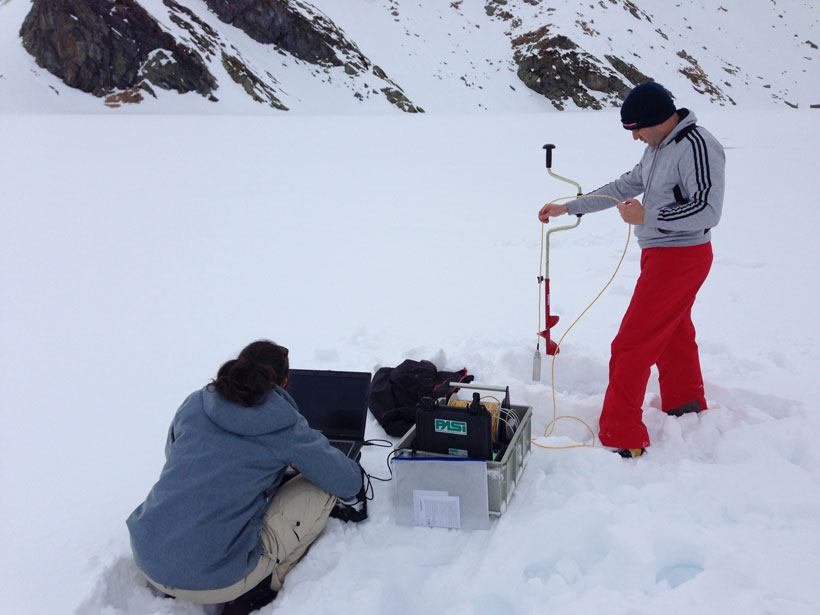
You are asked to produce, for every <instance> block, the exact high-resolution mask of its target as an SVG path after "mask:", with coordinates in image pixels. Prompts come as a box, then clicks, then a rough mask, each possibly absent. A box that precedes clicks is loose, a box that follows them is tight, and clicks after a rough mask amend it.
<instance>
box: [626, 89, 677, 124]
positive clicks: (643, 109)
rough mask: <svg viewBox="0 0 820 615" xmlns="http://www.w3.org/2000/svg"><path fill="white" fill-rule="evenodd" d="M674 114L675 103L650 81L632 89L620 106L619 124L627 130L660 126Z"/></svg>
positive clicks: (664, 91) (665, 92)
mask: <svg viewBox="0 0 820 615" xmlns="http://www.w3.org/2000/svg"><path fill="white" fill-rule="evenodd" d="M673 113H675V103H674V102H673V101H672V97H671V96H670V95H669V92H667V91H666V89H665V88H664V87H663V86H662V85H661V84H660V83H655V82H654V81H650V82H649V83H642V84H640V85H638V86H635V87H634V88H632V90H631V91H630V92H629V94H627V95H626V100H624V104H623V105H621V123H623V125H624V128H626V129H627V130H638V129H640V128H647V127H649V126H656V125H658V124H662V123H663V122H665V121H666V120H668V119H669V118H670V117H672V114H673Z"/></svg>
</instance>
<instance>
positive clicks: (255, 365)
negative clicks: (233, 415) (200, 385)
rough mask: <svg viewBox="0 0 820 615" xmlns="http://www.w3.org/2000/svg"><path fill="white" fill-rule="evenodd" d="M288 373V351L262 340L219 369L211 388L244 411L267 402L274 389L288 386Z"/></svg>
mask: <svg viewBox="0 0 820 615" xmlns="http://www.w3.org/2000/svg"><path fill="white" fill-rule="evenodd" d="M288 369H289V365H288V349H287V348H285V347H284V346H279V345H277V344H274V343H273V342H270V341H268V340H259V341H257V342H253V343H251V344H248V345H247V346H246V347H245V348H244V349H243V350H242V352H240V353H239V356H238V357H237V358H236V359H231V360H230V361H228V362H226V363H225V364H224V365H223V366H222V367H220V368H219V372H218V373H217V375H216V379H215V380H213V381H212V382H211V384H209V385H208V388H209V389H210V390H212V391H216V392H217V393H219V394H220V395H222V397H224V398H226V399H228V400H230V401H232V402H236V403H238V404H242V405H243V406H245V407H250V406H255V405H258V404H261V403H263V402H264V401H265V400H266V399H267V397H268V393H269V392H270V390H271V389H272V388H273V387H275V386H277V385H279V386H282V385H283V384H284V383H285V381H286V380H287V378H288Z"/></svg>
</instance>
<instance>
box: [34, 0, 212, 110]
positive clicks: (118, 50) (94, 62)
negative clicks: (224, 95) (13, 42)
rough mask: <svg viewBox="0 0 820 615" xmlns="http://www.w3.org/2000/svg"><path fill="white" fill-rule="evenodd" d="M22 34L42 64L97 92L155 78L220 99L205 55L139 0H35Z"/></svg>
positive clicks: (170, 86)
mask: <svg viewBox="0 0 820 615" xmlns="http://www.w3.org/2000/svg"><path fill="white" fill-rule="evenodd" d="M20 36H22V38H23V46H24V47H25V48H26V50H27V51H28V52H29V53H30V54H31V55H33V56H34V58H35V59H36V60H37V63H38V64H39V65H40V66H42V67H43V68H45V69H46V70H48V71H49V72H51V73H53V74H54V75H56V76H57V77H59V78H61V79H62V80H63V81H65V83H66V84H68V85H70V86H71V87H75V88H79V89H81V90H83V91H85V92H91V93H93V94H95V95H96V96H105V95H108V94H110V93H111V92H112V91H114V90H132V89H133V88H135V87H140V86H141V85H143V84H145V83H146V82H150V83H151V84H153V85H155V86H157V87H160V88H164V89H168V90H176V91H178V92H181V93H184V92H198V93H200V94H202V95H203V96H206V97H209V98H212V99H214V100H215V98H213V94H212V92H213V90H215V89H216V88H217V81H216V79H215V78H214V76H213V75H212V74H211V73H210V71H209V70H208V67H207V66H206V64H205V62H204V61H203V60H202V57H201V56H200V55H199V54H198V53H197V52H196V51H195V50H193V49H191V48H190V47H187V46H185V45H182V44H180V43H179V42H177V41H176V40H175V39H174V37H173V36H171V34H169V33H168V32H166V31H164V30H163V29H162V28H161V27H160V25H159V24H158V23H157V22H156V20H154V18H153V17H151V15H149V14H148V12H147V11H146V10H145V9H144V8H142V7H141V6H140V5H139V4H137V3H136V2H135V1H134V0H34V3H33V5H32V8H31V11H30V12H29V14H28V15H27V16H26V18H25V20H24V22H23V26H22V28H21V29H20ZM143 89H145V90H146V91H148V92H150V91H151V89H150V86H147V85H146V87H145V88H143Z"/></svg>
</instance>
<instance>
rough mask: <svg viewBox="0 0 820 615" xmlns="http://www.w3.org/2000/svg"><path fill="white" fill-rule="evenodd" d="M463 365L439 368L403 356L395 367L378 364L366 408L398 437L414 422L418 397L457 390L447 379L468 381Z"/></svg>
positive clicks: (448, 395) (469, 377) (451, 392)
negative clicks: (449, 369)
mask: <svg viewBox="0 0 820 615" xmlns="http://www.w3.org/2000/svg"><path fill="white" fill-rule="evenodd" d="M473 379H474V376H470V375H468V374H467V368H466V367H465V368H464V369H460V370H458V371H456V372H444V371H442V372H440V371H438V369H436V366H435V365H434V364H433V363H431V362H430V361H414V360H412V359H407V360H405V361H402V362H401V364H399V365H398V366H396V367H382V368H381V369H379V370H378V371H377V372H376V373H375V374H374V375H373V380H372V382H371V383H370V400H369V405H370V411H371V412H372V413H373V416H375V417H376V420H377V421H379V424H380V425H381V426H382V427H383V428H384V430H385V431H386V432H387V433H388V434H389V435H391V436H394V437H400V436H403V435H404V434H405V433H407V430H408V429H410V427H412V426H413V425H415V424H416V405H417V404H418V402H419V400H420V399H421V398H422V397H432V398H433V399H437V398H439V397H444V398H447V399H449V398H450V396H451V395H452V394H453V393H455V392H456V391H458V387H451V386H450V385H449V383H450V382H463V383H464V384H467V383H468V382H472V381H473Z"/></svg>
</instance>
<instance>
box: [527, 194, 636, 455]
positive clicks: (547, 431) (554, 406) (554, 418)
mask: <svg viewBox="0 0 820 615" xmlns="http://www.w3.org/2000/svg"><path fill="white" fill-rule="evenodd" d="M590 197H599V198H607V199H612V200H613V201H615V202H616V203H620V202H621V201H619V200H618V199H616V198H615V197H614V196H609V195H608V194H584V195H581V196H578V195H575V196H562V197H560V198H557V199H554V200H552V201H550V202H549V203H547V205H554V204H555V203H557V202H558V201H566V200H569V199H584V198H590ZM627 226H628V229H627V235H626V245H625V246H624V251H623V253H622V254H621V258H620V259H619V260H618V266H617V267H615V271H614V272H613V273H612V276H611V277H610V278H609V281H608V282H607V283H606V284H605V285H604V287H603V288H602V289H601V292H599V293H598V294H597V295H595V298H594V299H593V300H592V302H591V303H590V304H589V305H588V306H587V307H586V308H585V309H584V311H583V312H581V313H580V315H579V316H578V318H576V319H575V320H574V321H573V322H572V324H571V325H570V326H569V327H567V330H566V331H564V334H563V335H562V336H561V339H559V340H558V342H557V343H556V345H555V346H556V348H555V354H553V355H552V364H551V365H552V366H551V375H550V379H551V384H552V420H551V421H550V422H549V423H547V426H546V427H545V428H544V435H543V436H542V437H544V438H548V437H549V436H550V435H552V432H553V430H554V429H555V424H556V423H557V422H558V421H559V420H560V419H572V420H573V421H578V422H579V423H581V424H582V425H583V426H584V427H586V428H587V429H588V430H589V433H590V434H592V444H571V445H569V446H546V445H544V444H539V443H538V442H536V438H531V439H530V442H531V443H532V444H533V445H534V446H537V447H538V448H545V449H552V450H561V449H569V448H594V447H595V432H594V431H593V430H592V428H591V427H590V426H589V425H588V424H587V423H586V421H584V420H583V419H579V418H578V417H577V416H569V415H563V416H558V403H557V402H556V400H555V357H557V356H558V349H559V348H560V347H561V343H562V342H563V341H564V338H565V337H566V336H567V333H569V332H570V331H571V330H572V328H573V327H574V326H575V325H576V324H578V321H579V320H581V318H583V316H584V314H586V313H587V312H588V311H589V309H590V308H591V307H592V306H593V305H595V302H596V301H598V299H600V297H601V295H603V294H604V292H605V291H606V289H607V288H609V285H610V284H612V281H613V280H614V279H615V276H616V275H618V271H619V270H620V268H621V265H622V264H623V262H624V258H626V251H627V249H629V238H630V236H631V235H632V225H631V224H629V225H627ZM543 256H544V223H543V222H542V223H541V259H540V260H541V263H542V264H543V261H544V258H543ZM541 271H542V270H541V268H540V266H539V270H538V272H539V276H538V279H539V282H538V327H539V328H540V327H541V281H540V280H541ZM539 343H540V340H539Z"/></svg>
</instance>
